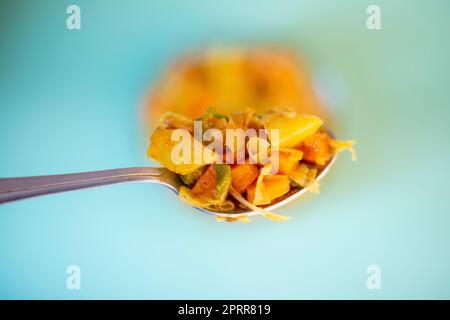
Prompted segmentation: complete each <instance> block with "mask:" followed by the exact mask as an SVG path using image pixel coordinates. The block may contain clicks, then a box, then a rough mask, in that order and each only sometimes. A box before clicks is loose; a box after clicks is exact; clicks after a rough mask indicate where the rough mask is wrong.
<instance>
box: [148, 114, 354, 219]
mask: <svg viewBox="0 0 450 320" xmlns="http://www.w3.org/2000/svg"><path fill="white" fill-rule="evenodd" d="M322 124H323V122H322V120H321V119H320V118H318V117H316V116H312V115H303V114H297V113H295V112H292V111H289V112H287V111H285V110H272V111H270V112H266V113H263V114H255V113H254V111H253V110H246V111H245V112H241V113H233V114H230V115H222V114H217V113H215V112H214V110H211V109H210V110H208V111H207V112H206V113H205V114H203V115H202V116H201V117H199V118H198V119H196V120H193V119H188V118H186V117H185V116H182V115H178V114H175V113H168V114H166V115H164V117H163V119H162V125H161V127H159V128H158V129H156V131H155V132H154V133H153V135H152V137H151V143H150V147H149V149H148V152H147V153H148V155H149V156H150V157H152V158H154V159H155V160H157V161H159V162H160V163H161V164H162V165H163V166H165V167H166V168H168V169H169V170H170V171H173V172H175V173H177V174H179V176H180V179H181V181H182V182H183V184H184V185H183V186H181V187H180V190H179V197H180V199H181V200H183V201H186V202H188V203H189V204H191V205H193V206H196V207H200V208H205V209H208V210H212V211H217V212H222V213H223V212H226V213H227V214H228V215H227V216H226V218H227V219H228V218H229V219H232V220H233V219H240V220H243V221H244V220H245V221H248V217H245V216H243V215H242V214H240V212H242V211H248V209H250V210H252V211H253V213H255V212H256V213H257V214H261V215H263V216H265V217H267V218H269V219H272V220H276V221H281V220H284V219H285V218H284V217H283V216H280V215H276V214H273V213H269V212H266V211H265V210H264V208H265V207H267V206H270V205H273V204H275V203H277V202H278V201H280V200H282V199H283V197H286V196H287V195H289V194H292V192H296V191H298V190H300V189H302V188H307V189H309V190H310V191H312V192H318V190H319V189H318V187H319V185H318V183H317V181H316V177H317V176H318V174H319V173H320V172H321V171H322V170H323V168H324V167H325V166H326V165H327V164H328V163H329V162H330V161H331V159H332V158H333V157H334V156H335V155H336V154H337V153H338V152H340V151H341V150H344V149H348V150H350V151H351V152H352V158H353V159H354V151H353V143H354V142H353V141H340V140H335V139H334V138H333V137H331V136H330V134H329V133H328V132H327V131H326V130H325V129H324V128H323V127H322ZM245 130H246V131H245ZM230 133H232V135H231V137H232V139H233V140H232V141H231V142H230V141H228V138H229V134H230ZM238 133H242V134H244V133H245V135H244V136H243V137H242V139H235V138H236V137H237V136H238ZM234 134H236V136H234ZM181 138H184V140H183V139H181ZM239 153H241V154H240V155H239ZM233 214H236V218H233ZM222 217H223V216H222ZM229 219H228V220H229Z"/></svg>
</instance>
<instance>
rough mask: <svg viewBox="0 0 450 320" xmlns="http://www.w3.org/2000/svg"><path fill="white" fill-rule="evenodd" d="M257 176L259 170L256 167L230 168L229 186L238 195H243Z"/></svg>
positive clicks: (252, 165)
mask: <svg viewBox="0 0 450 320" xmlns="http://www.w3.org/2000/svg"><path fill="white" fill-rule="evenodd" d="M258 176H259V168H258V166H257V165H254V164H248V163H244V164H238V165H235V166H233V167H232V168H231V185H232V186H233V188H235V189H236V190H237V191H238V192H239V193H244V192H245V190H247V188H248V187H249V186H250V185H251V184H252V183H253V181H255V180H256V178H258Z"/></svg>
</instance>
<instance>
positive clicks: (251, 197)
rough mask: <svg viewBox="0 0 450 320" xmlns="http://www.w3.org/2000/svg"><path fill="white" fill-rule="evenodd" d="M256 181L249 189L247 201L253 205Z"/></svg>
mask: <svg viewBox="0 0 450 320" xmlns="http://www.w3.org/2000/svg"><path fill="white" fill-rule="evenodd" d="M255 192H256V181H255V182H254V183H252V184H251V185H250V186H249V187H248V188H247V201H248V202H250V203H253V200H255Z"/></svg>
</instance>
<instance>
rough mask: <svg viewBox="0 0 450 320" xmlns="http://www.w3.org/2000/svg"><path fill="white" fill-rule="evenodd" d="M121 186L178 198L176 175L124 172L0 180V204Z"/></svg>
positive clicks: (160, 170) (288, 199)
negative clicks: (146, 186) (139, 185)
mask: <svg viewBox="0 0 450 320" xmlns="http://www.w3.org/2000/svg"><path fill="white" fill-rule="evenodd" d="M335 159H336V156H334V157H333V158H332V159H331V161H330V162H328V164H327V165H326V166H325V167H324V168H323V169H322V170H321V171H320V172H319V174H318V176H317V178H316V179H317V180H318V181H319V180H321V179H322V178H323V177H324V176H325V175H326V174H327V172H328V170H329V169H330V167H331V165H332V164H333V163H334V161H335ZM124 182H149V183H156V184H161V185H163V186H166V187H168V188H169V189H170V190H172V191H174V192H175V193H176V194H178V190H179V188H180V186H181V185H183V184H182V182H181V180H180V178H179V177H178V175H177V174H176V173H173V172H171V171H169V170H167V169H165V168H146V167H135V168H124V169H112V170H103V171H93V172H83V173H71V174H58V175H49V176H35V177H21V178H1V179H0V204H4V203H7V202H12V201H17V200H21V199H26V198H31V197H36V196H43V195H47V194H51V193H59V192H65V191H71V190H78V189H84V188H91V187H98V186H103V185H109V184H116V183H124ZM307 190H308V189H306V188H303V189H299V190H298V191H297V192H295V193H293V194H291V195H289V196H288V197H286V198H285V199H283V200H281V201H279V202H277V203H275V204H273V205H271V206H268V207H264V210H267V211H269V210H273V209H276V208H279V207H281V206H284V205H285V204H287V203H289V202H291V201H292V200H294V199H297V198H299V197H300V196H302V195H304V194H305V193H306V191H307ZM196 209H198V210H200V211H202V212H205V213H208V214H213V215H215V216H219V217H225V218H226V217H233V218H237V217H240V216H251V215H256V214H258V213H257V212H253V211H248V210H247V211H245V210H244V211H239V212H236V213H227V212H216V211H211V210H207V209H203V208H197V207H196Z"/></svg>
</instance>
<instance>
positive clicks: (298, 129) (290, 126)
mask: <svg viewBox="0 0 450 320" xmlns="http://www.w3.org/2000/svg"><path fill="white" fill-rule="evenodd" d="M264 123H265V126H266V129H267V130H272V129H275V130H279V147H280V148H293V147H298V146H299V145H300V143H302V142H303V141H304V140H305V139H306V138H308V137H309V136H311V135H312V134H314V133H315V132H316V131H317V130H319V128H320V127H321V126H322V123H323V122H322V120H321V119H320V118H318V117H316V116H311V115H297V116H293V117H286V116H284V115H282V114H275V115H273V116H269V117H268V118H267V119H266V120H265V121H264Z"/></svg>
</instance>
